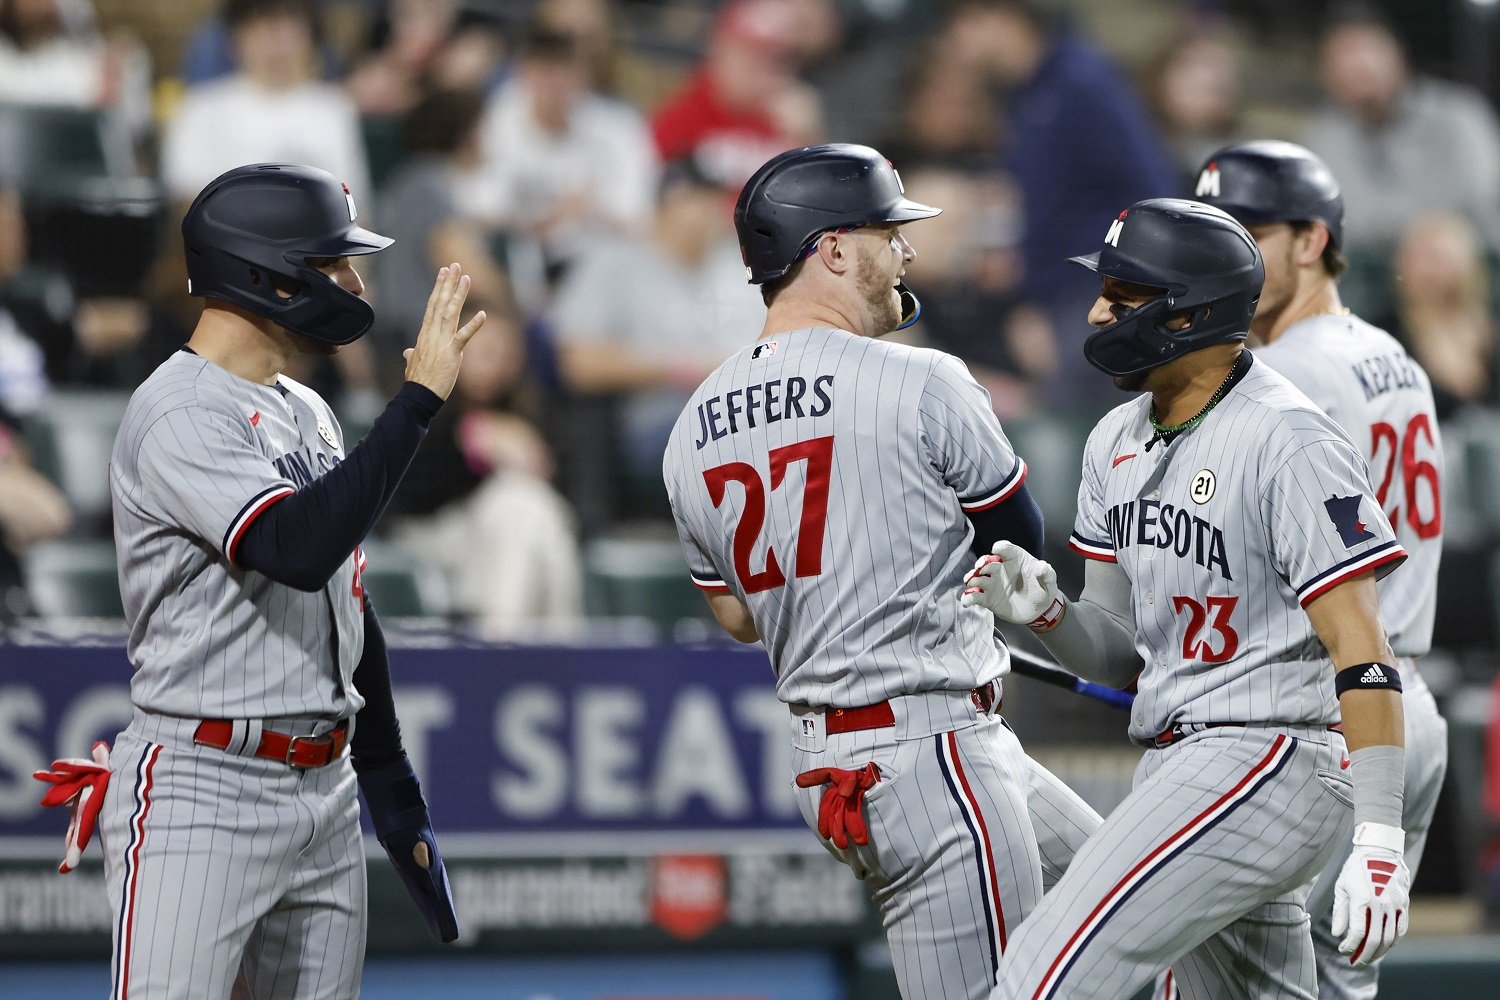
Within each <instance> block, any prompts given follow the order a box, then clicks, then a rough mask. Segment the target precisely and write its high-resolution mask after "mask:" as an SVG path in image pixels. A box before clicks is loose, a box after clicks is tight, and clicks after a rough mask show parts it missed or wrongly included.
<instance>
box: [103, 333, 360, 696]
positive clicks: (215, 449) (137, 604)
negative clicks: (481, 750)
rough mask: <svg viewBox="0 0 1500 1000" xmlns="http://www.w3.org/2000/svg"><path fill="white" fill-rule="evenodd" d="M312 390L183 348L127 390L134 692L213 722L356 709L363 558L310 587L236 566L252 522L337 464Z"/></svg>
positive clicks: (125, 545)
mask: <svg viewBox="0 0 1500 1000" xmlns="http://www.w3.org/2000/svg"><path fill="white" fill-rule="evenodd" d="M343 454H344V451H343V442H342V437H341V433H340V431H339V425H338V422H337V421H336V420H335V419H334V416H333V413H332V411H331V410H330V409H329V408H328V405H327V404H326V403H324V402H323V400H322V399H320V398H319V397H318V395H317V393H315V392H313V391H312V390H310V389H308V388H306V387H305V386H302V385H299V384H297V383H296V382H293V381H292V380H291V379H288V378H286V377H284V376H283V377H281V378H280V380H279V382H278V384H277V385H276V386H268V385H259V384H256V383H254V382H249V381H246V380H244V379H241V378H238V377H236V376H234V375H231V374H230V373H229V372H227V371H225V370H224V369H223V368H220V367H219V366H217V365H215V364H212V363H210V362H208V361H206V360H204V359H203V358H200V357H198V356H196V355H194V354H191V353H189V352H186V351H182V352H179V353H177V354H174V355H173V356H172V357H171V358H169V359H168V360H167V361H166V362H164V363H163V364H162V365H161V367H160V368H158V369H157V370H156V371H155V372H153V373H152V374H151V376H150V377H149V378H147V379H146V381H145V382H144V383H142V384H141V386H140V388H139V389H137V390H136V391H135V394H134V395H133V396H132V397H131V399H130V405H129V406H128V407H127V408H126V411H125V416H124V419H123V420H122V421H121V424H120V430H119V433H118V435H117V436H116V438H115V447H114V453H113V455H112V457H111V460H110V492H111V495H112V497H113V501H114V522H115V548H116V551H117V552H118V554H119V566H120V595H121V597H122V598H123V599H124V603H125V618H126V621H127V622H128V623H129V625H130V639H129V644H128V649H129V655H130V662H131V664H132V665H133V666H134V667H135V675H134V677H133V678H132V680H131V698H132V700H133V701H134V702H135V704H136V705H138V706H139V707H141V708H142V709H145V710H147V711H150V712H157V713H161V714H166V715H178V716H206V717H210V718H230V719H264V718H278V717H289V716H304V717H305V716H325V717H346V716H351V715H353V714H354V713H355V712H357V711H358V710H359V709H360V708H361V707H362V706H363V699H362V698H360V697H359V695H358V694H357V693H356V692H355V691H354V689H353V687H352V686H351V683H350V682H351V678H352V676H353V672H354V666H355V664H357V663H358V662H359V657H360V654H361V652H362V651H363V648H364V621H363V617H362V609H361V597H360V594H359V584H358V580H359V577H358V571H357V569H356V561H357V560H358V559H359V558H360V556H359V554H358V553H357V552H356V554H355V555H354V556H351V557H350V558H349V559H348V560H346V561H345V563H344V565H343V566H342V567H341V568H340V569H339V571H338V572H337V573H335V574H334V576H333V579H332V580H331V581H330V582H329V583H328V585H327V586H325V587H324V588H323V589H322V590H321V591H319V592H317V593H304V592H302V591H299V590H295V589H293V588H292V587H288V586H285V585H283V584H279V583H276V582H274V581H272V580H271V579H269V578H268V577H265V576H262V575H261V574H259V573H251V572H247V571H245V570H243V569H240V568H238V567H237V566H235V565H234V553H235V547H236V545H237V544H238V543H239V540H240V538H241V537H242V535H243V533H244V530H245V528H246V527H247V526H248V525H249V524H250V522H251V521H252V520H254V518H255V517H256V516H258V515H259V514H260V513H261V512H263V511H264V510H265V509H266V508H267V507H269V506H270V505H271V504H273V503H275V502H276V501H278V500H281V499H283V498H285V497H287V496H289V495H290V494H291V493H293V492H294V491H295V490H296V489H297V488H299V487H301V486H305V485H306V484H307V483H309V482H311V481H312V480H313V479H314V478H316V477H318V476H320V475H322V474H323V473H324V472H326V471H327V470H328V469H330V468H332V467H333V465H334V464H335V463H337V462H338V461H340V460H341V459H342V458H343Z"/></svg>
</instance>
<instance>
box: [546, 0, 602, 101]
mask: <svg viewBox="0 0 1500 1000" xmlns="http://www.w3.org/2000/svg"><path fill="white" fill-rule="evenodd" d="M533 16H534V17H535V18H536V23H537V25H538V26H539V27H541V28H542V29H544V30H546V31H551V32H554V33H556V34H559V35H566V36H568V37H569V38H571V39H573V40H574V41H575V42H577V43H578V54H579V56H580V57H582V59H583V62H584V65H586V66H587V67H588V73H589V86H590V87H591V88H593V89H594V90H595V91H597V92H599V93H601V94H608V93H611V92H612V91H613V90H614V85H615V60H616V58H617V56H618V51H617V48H616V45H615V40H616V37H617V36H618V31H617V29H616V26H615V14H614V12H613V11H612V10H611V8H610V5H609V3H608V0H542V2H541V3H539V4H537V8H536V13H535V14H534V15H533Z"/></svg>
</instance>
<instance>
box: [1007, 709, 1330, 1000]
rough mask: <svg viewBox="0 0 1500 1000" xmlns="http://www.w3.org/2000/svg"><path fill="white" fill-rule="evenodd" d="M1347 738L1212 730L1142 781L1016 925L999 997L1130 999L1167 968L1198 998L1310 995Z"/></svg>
mask: <svg viewBox="0 0 1500 1000" xmlns="http://www.w3.org/2000/svg"><path fill="white" fill-rule="evenodd" d="M1343 748H1344V742H1343V737H1342V736H1338V735H1337V734H1330V733H1329V732H1328V731H1327V730H1325V729H1322V728H1314V727H1281V728H1276V729H1272V728H1244V729H1231V728H1221V729H1210V730H1206V731H1204V732H1201V733H1197V734H1195V735H1192V736H1189V737H1187V738H1186V739H1184V740H1182V741H1181V742H1180V743H1177V744H1174V745H1172V746H1170V747H1167V748H1165V749H1162V750H1149V751H1147V752H1146V754H1145V756H1144V757H1143V758H1142V760H1141V763H1140V766H1139V767H1138V768H1137V770H1136V777H1135V788H1134V790H1133V791H1132V792H1131V794H1130V795H1129V796H1128V797H1127V798H1126V799H1125V801H1124V802H1122V803H1121V804H1120V806H1119V807H1118V808H1117V809H1116V810H1115V811H1114V812H1112V813H1111V814H1110V815H1109V816H1108V817H1107V818H1106V819H1105V821H1104V824H1103V826H1102V827H1101V828H1100V829H1099V831H1098V832H1097V833H1096V834H1095V835H1094V836H1093V837H1092V838H1091V839H1090V840H1089V841H1088V843H1087V844H1086V845H1085V846H1084V848H1083V850H1082V851H1080V852H1079V853H1078V855H1077V857H1076V858H1075V859H1074V860H1073V863H1072V865H1071V866H1070V867H1069V868H1068V870H1067V873H1066V874H1065V875H1064V876H1063V878H1062V879H1061V881H1059V882H1058V884H1057V886H1056V887H1055V888H1054V889H1053V890H1052V891H1051V892H1049V893H1048V895H1047V897H1046V898H1045V899H1044V900H1043V901H1042V903H1041V904H1040V906H1038V908H1037V909H1036V911H1035V912H1033V913H1032V914H1031V916H1030V917H1028V918H1027V920H1026V922H1025V923H1024V924H1023V925H1022V926H1021V928H1020V929H1019V930H1018V931H1017V932H1016V935H1015V938H1014V939H1013V940H1012V941H1011V945H1010V948H1009V949H1008V950H1007V952H1006V956H1005V959H1004V961H1003V962H1002V963H1001V967H1000V983H999V985H998V986H997V987H996V989H995V990H994V992H993V993H992V994H990V996H991V997H992V998H993V1000H1016V998H1024V1000H1091V998H1099V1000H1103V998H1114V997H1129V996H1131V995H1133V994H1134V993H1135V991H1136V990H1138V989H1140V987H1141V986H1143V985H1145V984H1146V983H1148V982H1150V981H1151V980H1152V978H1153V977H1154V976H1155V975H1156V974H1157V973H1158V972H1160V971H1161V970H1163V969H1165V968H1166V967H1167V966H1168V965H1170V966H1172V968H1173V971H1174V978H1175V981H1176V987H1177V989H1178V990H1180V992H1181V995H1182V996H1184V997H1187V998H1190V1000H1261V998H1271V997H1277V998H1288V1000H1313V998H1314V997H1315V996H1316V979H1315V972H1314V962H1313V952H1312V938H1311V935H1310V933H1309V920H1308V916H1307V910H1306V909H1305V905H1304V904H1305V902H1306V899H1307V894H1308V891H1309V888H1310V885H1309V883H1310V881H1311V879H1312V877H1313V876H1314V875H1315V874H1316V873H1317V872H1318V871H1319V870H1320V869H1321V868H1322V866H1323V864H1324V863H1325V862H1326V861H1327V859H1328V857H1329V855H1330V854H1331V853H1332V852H1333V850H1334V848H1335V846H1336V840H1335V838H1336V837H1337V835H1338V834H1339V832H1340V831H1341V830H1342V829H1343V825H1344V824H1345V823H1347V821H1348V816H1349V809H1350V806H1349V782H1348V778H1347V776H1346V772H1343V771H1342V770H1341V769H1340V766H1339V763H1340V758H1341V756H1342V752H1343Z"/></svg>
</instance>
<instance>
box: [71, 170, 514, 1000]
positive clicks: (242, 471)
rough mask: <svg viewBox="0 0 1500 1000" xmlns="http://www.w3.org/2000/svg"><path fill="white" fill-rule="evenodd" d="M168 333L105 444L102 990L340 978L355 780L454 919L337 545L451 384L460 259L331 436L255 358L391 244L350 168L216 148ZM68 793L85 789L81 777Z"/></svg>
mask: <svg viewBox="0 0 1500 1000" xmlns="http://www.w3.org/2000/svg"><path fill="white" fill-rule="evenodd" d="M182 234H183V240H184V243H185V246H186V252H187V266H188V275H189V279H190V290H191V292H192V294H194V295H197V296H201V297H203V298H205V299H207V301H206V302H205V304H204V309H203V316H202V319H201V320H200V321H199V323H198V325H197V328H196V329H195V330H194V332H193V335H192V338H191V339H190V340H189V341H188V343H187V346H186V347H185V348H183V350H182V351H180V352H179V353H177V354H175V355H174V356H173V357H171V358H170V359H169V360H167V361H166V362H165V363H163V364H162V365H161V367H160V368H158V369H157V370H156V371H155V372H154V373H153V374H152V375H151V376H150V377H149V378H148V379H147V380H146V381H145V382H144V383H143V384H142V385H141V387H140V388H139V389H137V390H136V392H135V394H134V395H133V396H132V398H131V401H130V404H129V406H128V407H127V409H126V412H125V416H124V419H123V421H122V423H121V426H120V429H119V433H118V436H117V438H116V441H115V447H114V452H113V455H112V457H111V461H110V469H109V476H110V489H111V493H112V496H113V501H114V527H115V543H116V548H117V550H118V553H119V565H120V591H121V596H122V597H123V599H124V603H125V615H126V619H127V621H128V622H129V625H130V638H129V643H128V651H129V656H130V661H131V664H132V666H133V667H134V668H135V670H134V676H133V677H132V679H131V700H132V701H133V702H134V704H135V713H134V717H133V719H132V721H131V723H130V725H129V726H128V727H127V728H126V729H125V730H124V731H123V732H122V733H120V735H119V737H118V738H117V739H116V741H115V745H114V748H113V750H112V751H111V753H110V755H109V758H108V768H109V771H110V775H111V780H110V785H111V787H110V788H109V790H108V793H107V795H106V796H105V797H104V803H103V810H102V813H100V817H99V829H100V839H101V843H102V845H103V850H104V854H105V878H106V881H107V885H108V890H109V898H110V905H111V907H112V908H113V912H114V959H113V969H112V978H113V990H114V991H113V993H112V994H111V996H113V997H118V998H120V1000H123V998H125V997H127V996H129V997H151V998H153V1000H155V998H177V997H181V998H188V997H191V998H195V1000H197V998H203V997H210V998H218V997H228V996H229V995H230V991H231V987H232V986H235V984H236V980H238V985H237V987H236V995H237V996H252V997H263V998H269V997H276V998H278V1000H279V998H283V997H297V998H314V997H318V998H324V997H326V998H349V997H354V996H356V995H358V993H359V982H360V971H361V966H362V963H363V955H364V942H365V872H364V852H363V847H362V843H361V838H360V830H359V821H358V819H359V807H358V804H357V802H356V799H355V786H356V784H358V786H359V789H360V791H362V792H363V794H364V796H365V802H366V805H367V806H368V808H369V810H370V813H371V818H372V820H373V822H374V826H375V830H376V833H377V836H379V838H380V840H381V843H382V844H383V845H384V846H385V848H386V850H387V852H388V853H389V855H390V857H391V860H392V862H393V863H394V864H395V866H396V868H397V871H398V872H399V873H400V874H401V876H402V879H403V880H404V881H405V882H406V884H407V887H408V889H409V890H410V892H411V893H412V896H413V898H414V900H415V901H416V902H417V905H418V906H419V907H420V908H421V910H422V912H423V914H424V916H425V918H426V919H427V921H428V924H429V926H430V927H431V929H432V930H433V933H434V934H435V935H436V936H437V937H439V938H440V939H441V940H443V941H451V940H453V939H454V938H455V937H456V936H457V934H458V928H457V923H456V920H455V918H454V914H453V906H452V901H451V898H450V895H449V891H448V883H447V877H446V874H445V872H444V868H443V864H442V859H441V857H440V856H439V855H438V852H437V845H436V843H435V841H434V839H433V832H432V826H431V822H430V821H429V819H428V815H427V806H426V803H425V802H424V801H423V799H422V794H421V789H420V788H419V786H418V784H417V780H416V777H415V776H414V775H413V773H412V769H411V766H410V764H409V763H408V761H407V757H406V754H405V751H404V750H403V749H402V745H401V736H400V729H399V727H398V725H397V722H396V717H395V712H394V708H393V705H392V700H391V688H390V676H389V669H388V665H387V661H386V652H385V642H384V639H383V638H382V636H381V631H380V625H379V622H378V621H377V620H376V617H375V612H374V608H373V607H372V606H371V604H370V602H369V600H368V599H367V598H366V596H365V594H364V591H363V588H362V587H361V584H360V571H361V568H362V566H363V557H362V555H361V553H360V549H359V545H360V542H361V540H362V539H363V538H364V536H365V535H366V533H367V532H368V531H369V530H370V528H371V526H372V525H373V524H374V523H375V521H376V519H377V518H378V517H379V516H380V512H381V510H382V509H383V508H384V506H385V504H386V502H387V501H388V500H389V499H390V496H391V494H392V492H393V491H394V490H395V488H396V485H397V484H398V483H399V482H400V480H401V476H402V474H403V473H404V472H405V470H406V466H407V463H408V462H409V461H410V460H411V457H412V454H413V452H414V451H415V449H416V448H417V446H418V444H419V443H420V442H421V440H422V436H423V434H424V433H425V428H426V426H427V423H428V421H429V420H430V419H431V418H432V416H433V414H434V413H436V411H437V409H438V407H439V406H440V405H441V403H442V401H443V399H444V398H446V396H447V395H448V393H449V391H450V390H451V389H452V387H453V383H454V379H455V377H456V375H457V373H458V367H459V361H460V358H461V354H462V351H463V347H464V344H465V343H467V342H468V340H469V338H470V337H472V336H473V334H474V332H475V331H476V330H478V329H479V327H480V326H481V325H482V324H483V322H484V314H483V313H478V314H476V315H475V316H474V317H473V318H472V319H470V320H469V322H467V323H465V324H463V325H462V326H460V324H459V311H460V309H461V308H462V306H463V302H464V297H465V295H466V294H467V291H468V278H467V276H464V275H462V273H461V269H460V268H459V267H458V265H456V264H455V265H453V266H451V267H448V268H445V269H443V270H442V271H440V272H439V273H438V278H437V282H436V284H435V285H434V287H433V291H432V296H431V298H430V299H429V300H428V304H427V313H426V317H425V319H424V321H423V325H422V329H421V333H420V334H419V336H418V338H417V341H416V346H415V348H414V349H412V350H410V351H408V352H407V355H408V357H407V367H406V377H407V382H406V384H405V385H404V386H403V387H402V389H401V391H400V392H398V393H397V394H396V396H395V398H394V399H393V400H392V401H391V402H390V404H389V405H388V406H387V407H386V409H385V411H384V413H382V414H381V416H380V417H379V418H378V419H377V421H376V422H375V425H374V427H373V429H372V430H371V431H370V433H369V435H368V436H367V437H366V438H365V439H364V440H363V441H361V442H360V443H359V445H358V446H356V447H355V448H353V449H352V450H350V451H348V452H347V453H346V451H345V449H344V443H343V441H342V438H341V435H340V432H339V426H338V423H337V421H336V420H335V419H334V416H333V413H332V411H331V410H330V409H329V408H328V406H327V404H326V403H324V402H323V400H322V399H320V398H319V397H318V396H317V395H316V394H315V393H313V392H312V391H311V390H309V389H307V388H306V387H304V386H302V385H299V384H298V383H296V382H294V381H292V380H291V379H289V378H287V377H286V376H284V375H282V374H280V372H281V370H282V368H283V367H284V366H285V365H286V364H287V362H288V361H289V360H290V359H291V358H292V357H293V356H294V355H296V354H306V353H315V354H331V353H333V352H335V351H337V350H338V349H339V347H340V346H342V345H345V344H349V343H352V342H353V341H354V340H356V339H358V338H359V337H360V336H362V335H363V334H364V333H365V332H366V331H367V330H368V329H369V328H370V325H371V322H372V321H373V319H374V313H373V311H372V310H371V308H370V306H369V305H368V304H367V303H365V302H364V301H363V300H362V299H361V298H360V294H361V292H362V291H363V285H362V284H361V282H360V278H359V275H358V274H357V273H356V272H355V270H354V268H353V266H352V265H351V262H350V258H352V257H354V256H356V255H360V254H368V253H373V252H375V251H377V250H380V249H382V248H383V247H386V246H388V245H389V244H390V242H391V241H390V240H389V239H387V238H386V237H384V236H380V235H377V234H375V233H372V232H370V231H368V230H366V229H363V228H361V227H360V226H359V225H358V224H357V223H356V221H355V208H354V200H353V198H352V197H351V196H350V194H349V189H348V188H347V187H346V186H344V185H342V184H340V183H339V182H338V181H337V180H335V179H334V178H333V176H332V175H330V174H328V173H327V172H325V171H322V170H318V169H315V168H311V167H303V166H295V165H291V164H258V165H254V166H246V167H239V168H237V169H234V170H231V171H229V172H228V173H225V174H223V175H221V176H220V177H218V178H217V179H216V180H214V181H213V182H212V183H210V184H209V185H208V186H207V187H205V188H204V189H203V191H202V192H201V193H200V194H199V195H198V197H197V199H196V200H195V201H194V202H193V203H192V206H191V207H190V208H189V209H188V211H187V215H186V217H185V218H184V219H183V223H182ZM94 798H96V799H97V798H98V796H97V794H96V795H95V796H94Z"/></svg>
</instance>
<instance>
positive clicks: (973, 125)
mask: <svg viewBox="0 0 1500 1000" xmlns="http://www.w3.org/2000/svg"><path fill="white" fill-rule="evenodd" d="M926 54H927V55H930V56H935V55H936V54H937V53H936V46H928V48H927V52H926ZM901 93H902V95H903V100H902V103H901V112H900V118H899V121H898V123H897V124H898V127H897V128H896V130H895V131H894V133H893V134H891V135H890V136H888V137H887V138H885V139H883V140H881V141H880V143H879V145H878V147H877V148H879V149H881V150H882V151H884V152H885V154H886V155H887V156H888V157H890V159H891V162H892V163H898V164H900V165H901V169H902V170H903V171H906V172H907V173H910V172H913V171H916V170H919V169H921V168H923V167H929V166H930V167H940V166H941V167H948V168H952V169H959V170H963V171H965V172H968V173H981V172H984V171H987V170H989V169H991V168H992V167H993V164H994V158H995V133H996V129H995V124H996V108H995V102H994V101H993V100H991V98H990V94H989V91H988V89H987V88H986V86H985V82H984V77H983V76H981V75H980V74H979V73H978V72H976V71H975V70H974V68H973V67H971V66H966V65H963V64H961V63H954V62H949V61H947V60H944V59H938V58H921V59H918V60H916V61H915V62H914V63H913V68H912V70H911V72H910V74H909V77H908V80H907V81H906V84H905V86H903V87H902V88H901ZM939 204H941V203H939Z"/></svg>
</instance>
